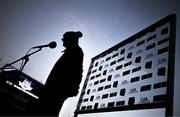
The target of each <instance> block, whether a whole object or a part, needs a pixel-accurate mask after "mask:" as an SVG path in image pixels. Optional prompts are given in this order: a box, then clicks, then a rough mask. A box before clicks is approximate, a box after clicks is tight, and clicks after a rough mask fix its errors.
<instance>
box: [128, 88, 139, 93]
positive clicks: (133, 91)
mask: <svg viewBox="0 0 180 117" xmlns="http://www.w3.org/2000/svg"><path fill="white" fill-rule="evenodd" d="M137 92H138V91H137V89H136V88H132V89H130V91H129V94H131V93H137Z"/></svg>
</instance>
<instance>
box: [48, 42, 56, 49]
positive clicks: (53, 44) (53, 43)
mask: <svg viewBox="0 0 180 117" xmlns="http://www.w3.org/2000/svg"><path fill="white" fill-rule="evenodd" d="M56 46H57V44H56V42H55V41H52V42H50V43H49V47H50V48H55V47H56Z"/></svg>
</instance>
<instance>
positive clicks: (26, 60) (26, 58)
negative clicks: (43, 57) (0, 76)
mask: <svg viewBox="0 0 180 117" xmlns="http://www.w3.org/2000/svg"><path fill="white" fill-rule="evenodd" d="M31 49H32V48H31ZM39 51H41V48H39V49H38V50H36V51H34V52H32V53H30V54H26V55H25V56H23V57H21V58H20V59H18V60H16V61H14V62H12V63H9V64H6V65H5V66H3V67H1V68H0V70H4V69H5V68H6V67H9V66H11V65H13V64H14V63H17V62H19V61H21V60H25V62H24V64H23V65H22V67H21V69H20V71H22V70H23V68H24V66H25V65H26V64H27V62H28V61H29V57H30V56H31V55H33V54H35V53H37V52H39Z"/></svg>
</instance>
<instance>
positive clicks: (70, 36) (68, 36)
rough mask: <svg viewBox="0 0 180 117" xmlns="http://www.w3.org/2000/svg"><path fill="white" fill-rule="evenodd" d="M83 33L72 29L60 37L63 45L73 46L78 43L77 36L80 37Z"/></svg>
mask: <svg viewBox="0 0 180 117" xmlns="http://www.w3.org/2000/svg"><path fill="white" fill-rule="evenodd" d="M82 36H83V35H82V33H81V32H80V31H77V32H74V31H68V32H65V33H64V35H63V38H62V41H63V46H64V47H66V48H70V47H74V46H77V45H78V42H79V38H81V37H82Z"/></svg>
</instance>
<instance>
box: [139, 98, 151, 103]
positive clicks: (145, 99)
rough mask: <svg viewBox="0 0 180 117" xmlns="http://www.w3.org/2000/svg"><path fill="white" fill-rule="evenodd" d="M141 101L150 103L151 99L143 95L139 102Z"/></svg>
mask: <svg viewBox="0 0 180 117" xmlns="http://www.w3.org/2000/svg"><path fill="white" fill-rule="evenodd" d="M139 103H141V104H142V103H143V104H145V103H150V101H149V99H148V97H142V98H141V99H140V102H139Z"/></svg>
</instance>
